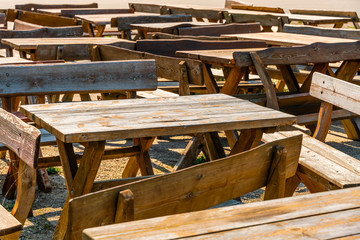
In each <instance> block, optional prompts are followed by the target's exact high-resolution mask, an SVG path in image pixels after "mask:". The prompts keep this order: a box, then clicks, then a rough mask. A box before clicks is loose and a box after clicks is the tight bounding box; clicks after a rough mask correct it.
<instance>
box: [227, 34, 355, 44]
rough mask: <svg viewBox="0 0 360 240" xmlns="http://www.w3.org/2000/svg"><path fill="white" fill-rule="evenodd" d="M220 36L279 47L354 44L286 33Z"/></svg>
mask: <svg viewBox="0 0 360 240" xmlns="http://www.w3.org/2000/svg"><path fill="white" fill-rule="evenodd" d="M221 36H235V37H237V38H238V39H239V40H259V41H264V42H266V43H267V44H272V45H281V46H296V45H310V44H312V43H316V42H322V43H340V42H356V41H357V40H356V39H345V38H334V37H324V36H315V35H305V34H295V33H286V32H260V33H241V34H223V35H221Z"/></svg>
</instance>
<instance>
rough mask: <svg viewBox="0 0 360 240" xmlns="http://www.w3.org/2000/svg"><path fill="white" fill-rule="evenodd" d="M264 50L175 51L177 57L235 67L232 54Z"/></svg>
mask: <svg viewBox="0 0 360 240" xmlns="http://www.w3.org/2000/svg"><path fill="white" fill-rule="evenodd" d="M264 49H266V48H241V49H216V50H192V51H186V50H183V51H176V53H175V54H176V56H177V57H183V58H191V59H196V60H200V61H202V62H206V63H217V64H223V65H235V60H234V57H233V53H234V52H256V51H260V50H264Z"/></svg>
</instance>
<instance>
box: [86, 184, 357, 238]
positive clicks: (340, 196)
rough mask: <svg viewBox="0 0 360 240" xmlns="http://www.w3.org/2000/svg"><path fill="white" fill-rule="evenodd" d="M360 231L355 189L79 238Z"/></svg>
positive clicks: (112, 228)
mask: <svg viewBox="0 0 360 240" xmlns="http://www.w3.org/2000/svg"><path fill="white" fill-rule="evenodd" d="M359 234H360V188H359V187H356V188H349V189H343V190H334V191H327V192H323V193H313V194H308V195H304V196H297V197H290V198H283V199H276V200H269V201H263V202H257V203H249V204H243V205H236V206H230V207H222V208H215V209H208V210H204V211H198V212H191V213H183V214H176V215H170V216H165V217H158V218H151V219H146V220H140V221H132V222H127V223H120V224H112V225H107V226H102V227H95V228H89V229H85V230H84V232H83V239H102V240H105V239H180V238H181V239H183V238H186V239H338V238H342V237H344V238H351V237H355V238H356V236H357V237H359Z"/></svg>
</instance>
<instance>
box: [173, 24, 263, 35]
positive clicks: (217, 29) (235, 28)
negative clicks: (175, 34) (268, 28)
mask: <svg viewBox="0 0 360 240" xmlns="http://www.w3.org/2000/svg"><path fill="white" fill-rule="evenodd" d="M260 31H261V28H260V24H259V23H231V24H225V25H220V26H198V27H197V26H193V27H182V28H179V35H190V36H220V35H221V34H233V33H253V32H260Z"/></svg>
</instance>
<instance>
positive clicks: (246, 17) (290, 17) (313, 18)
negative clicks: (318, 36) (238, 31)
mask: <svg viewBox="0 0 360 240" xmlns="http://www.w3.org/2000/svg"><path fill="white" fill-rule="evenodd" d="M224 14H225V16H227V22H244V21H250V20H253V21H259V22H261V23H262V25H263V26H264V27H271V26H279V25H280V27H281V25H282V24H284V23H288V22H292V21H300V22H302V23H303V24H306V25H318V24H335V25H336V24H343V23H347V22H352V21H353V20H352V18H350V17H334V16H318V15H305V14H287V13H272V12H262V11H249V10H239V9H231V10H227V11H226V12H225V13H224ZM276 18H279V19H281V21H282V22H278V21H276ZM267 31H271V30H270V29H267Z"/></svg>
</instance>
